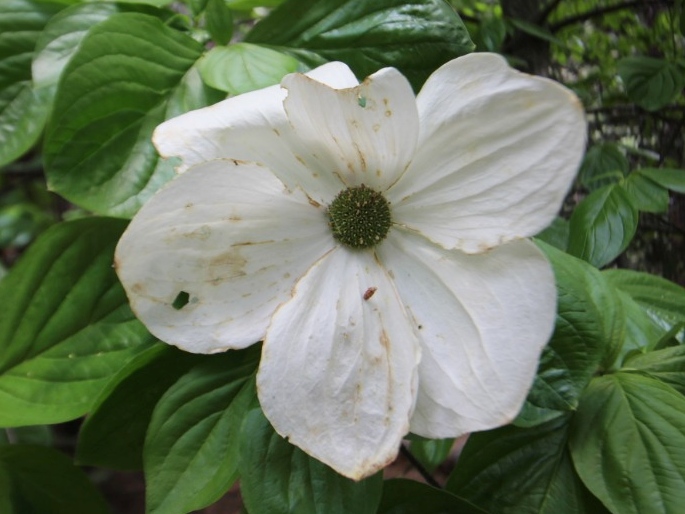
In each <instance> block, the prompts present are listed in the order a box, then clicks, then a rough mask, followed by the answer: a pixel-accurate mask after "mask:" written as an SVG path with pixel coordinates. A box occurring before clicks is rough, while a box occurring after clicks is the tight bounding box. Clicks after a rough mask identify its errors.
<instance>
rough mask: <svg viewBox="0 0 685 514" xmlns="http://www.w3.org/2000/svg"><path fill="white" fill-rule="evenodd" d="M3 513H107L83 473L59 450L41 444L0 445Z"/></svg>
mask: <svg viewBox="0 0 685 514" xmlns="http://www.w3.org/2000/svg"><path fill="white" fill-rule="evenodd" d="M0 509H1V512H2V513H3V514H43V513H50V514H107V513H109V509H108V508H107V504H106V503H105V501H104V500H103V499H102V497H101V496H100V494H99V493H98V491H97V490H96V489H95V487H94V486H93V485H92V484H91V483H90V482H89V481H88V478H87V477H86V475H85V474H84V473H83V471H81V470H80V469H78V468H76V467H75V466H74V465H73V464H72V463H71V461H70V460H69V459H68V458H67V457H66V456H64V455H63V454H61V453H60V452H58V451H56V450H53V449H51V448H45V447H43V446H30V445H5V446H2V445H0Z"/></svg>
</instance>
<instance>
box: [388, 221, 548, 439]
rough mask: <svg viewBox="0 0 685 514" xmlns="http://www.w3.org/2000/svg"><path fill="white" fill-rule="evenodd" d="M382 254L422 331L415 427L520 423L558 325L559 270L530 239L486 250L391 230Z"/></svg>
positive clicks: (441, 432) (462, 429)
mask: <svg viewBox="0 0 685 514" xmlns="http://www.w3.org/2000/svg"><path fill="white" fill-rule="evenodd" d="M379 258H380V260H381V262H382V263H383V265H384V266H385V267H386V269H387V270H388V273H391V274H392V276H393V277H394V281H395V284H396V287H397V289H398V291H399V293H400V295H401V297H402V299H403V301H404V303H405V305H406V306H407V310H408V311H410V312H411V313H412V315H413V317H414V319H415V322H416V324H417V326H418V328H419V331H418V332H419V337H420V338H421V351H422V358H421V364H420V367H419V396H418V400H417V404H416V411H415V413H414V417H413V418H412V422H411V430H412V432H414V433H416V434H419V435H422V436H425V437H431V438H443V437H457V436H459V435H461V434H464V433H467V432H473V431H478V430H486V429H489V428H493V427H497V426H500V425H503V424H506V423H507V422H509V421H511V420H512V419H513V418H514V417H515V416H516V414H517V413H518V411H519V409H520V408H521V405H522V404H523V401H524V400H525V398H526V395H527V393H528V390H529V389H530V387H531V385H532V383H533V379H534V377H535V373H536V370H537V365H538V360H539V356H540V353H541V351H542V348H543V347H544V346H545V344H546V343H547V341H548V339H549V337H550V336H551V333H552V330H553V328H554V319H555V314H556V289H555V285H554V275H553V273H552V269H551V266H550V264H549V263H548V262H547V260H546V259H545V257H544V256H543V255H542V253H541V252H540V251H539V250H538V249H537V247H536V246H535V245H534V244H533V243H531V242H530V241H528V240H521V241H514V242H511V243H508V244H506V245H502V246H500V247H497V248H495V249H493V250H492V251H490V252H488V253H486V254H483V255H467V254H464V253H462V252H460V251H458V250H452V251H449V250H444V249H442V248H441V247H439V246H437V245H434V244H432V243H430V242H428V241H426V240H422V238H421V237H420V236H415V235H410V234H407V233H402V232H400V231H392V232H391V234H390V235H389V237H388V239H387V240H386V241H385V242H384V243H383V245H381V247H380V248H379Z"/></svg>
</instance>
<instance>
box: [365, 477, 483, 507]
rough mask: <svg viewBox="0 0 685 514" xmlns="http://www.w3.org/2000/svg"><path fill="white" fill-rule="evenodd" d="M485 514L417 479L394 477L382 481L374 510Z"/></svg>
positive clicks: (466, 502) (464, 501)
mask: <svg viewBox="0 0 685 514" xmlns="http://www.w3.org/2000/svg"><path fill="white" fill-rule="evenodd" d="M418 512H420V513H421V514H487V513H486V511H484V510H482V509H480V508H479V507H476V506H475V505H473V504H472V503H469V502H468V501H466V500H464V499H462V498H459V497H458V496H455V495H454V494H451V493H449V492H447V491H444V490H442V489H436V488H435V487H431V486H429V485H427V484H422V483H421V482H415V481H414V480H407V479H402V478H397V479H393V480H386V481H385V482H384V483H383V497H382V498H381V504H380V506H379V507H378V514H416V513H418Z"/></svg>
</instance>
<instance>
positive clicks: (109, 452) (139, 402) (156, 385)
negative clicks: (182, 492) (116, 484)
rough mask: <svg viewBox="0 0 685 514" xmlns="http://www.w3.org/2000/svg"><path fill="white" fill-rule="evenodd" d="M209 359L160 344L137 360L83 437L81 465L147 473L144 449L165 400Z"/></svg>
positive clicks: (98, 407) (99, 404)
mask: <svg viewBox="0 0 685 514" xmlns="http://www.w3.org/2000/svg"><path fill="white" fill-rule="evenodd" d="M204 358H207V357H206V356H202V355H196V354H192V353H186V352H182V351H180V350H177V349H176V348H174V347H172V346H168V345H165V344H163V343H159V344H158V345H155V346H153V347H152V348H150V349H149V350H147V351H145V352H143V353H141V354H139V355H137V356H136V358H134V359H132V360H131V361H130V362H129V363H128V364H127V365H126V366H125V367H124V368H122V369H121V370H120V371H119V373H117V375H116V376H115V377H114V378H112V380H111V381H110V382H109V384H107V387H106V388H105V389H104V390H103V391H102V393H101V394H100V397H99V398H98V400H97V401H96V403H95V405H94V407H93V410H92V412H91V413H90V415H89V416H88V418H86V421H85V423H84V424H83V425H82V427H81V432H80V433H79V439H78V446H77V447H76V459H77V461H78V463H79V464H88V465H91V466H103V467H107V468H113V469H125V470H133V469H142V468H143V445H144V443H145V434H146V432H147V428H148V425H149V424H150V419H151V418H152V412H153V410H154V408H155V405H156V404H157V402H158V401H159V399H160V398H161V396H162V395H163V394H164V393H165V392H166V391H167V389H169V387H171V385H172V384H173V383H174V382H176V380H178V379H179V377H181V376H182V375H183V374H185V373H186V372H187V371H188V369H189V368H190V367H191V366H193V365H195V364H197V363H198V362H200V360H201V359H204Z"/></svg>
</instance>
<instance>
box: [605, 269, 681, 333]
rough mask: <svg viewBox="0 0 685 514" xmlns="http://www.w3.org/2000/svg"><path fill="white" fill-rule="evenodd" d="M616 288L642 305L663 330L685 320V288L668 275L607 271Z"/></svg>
mask: <svg viewBox="0 0 685 514" xmlns="http://www.w3.org/2000/svg"><path fill="white" fill-rule="evenodd" d="M604 275H605V276H606V277H607V280H609V282H610V283H611V284H613V285H614V287H616V288H618V289H620V290H621V291H624V292H626V293H628V295H630V297H631V298H632V299H633V300H635V301H636V302H637V303H638V305H640V307H642V308H643V309H644V310H645V312H647V314H649V315H650V317H651V318H652V319H654V320H655V321H656V322H657V323H658V324H659V325H661V326H662V327H664V329H665V330H664V331H667V330H670V328H671V327H672V326H673V325H675V324H676V323H680V322H683V321H685V288H683V287H681V286H679V285H678V284H674V283H673V282H670V281H669V280H666V279H665V278H661V277H657V276H656V275H650V274H649V273H642V272H639V271H631V270H623V269H613V270H606V271H604Z"/></svg>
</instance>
